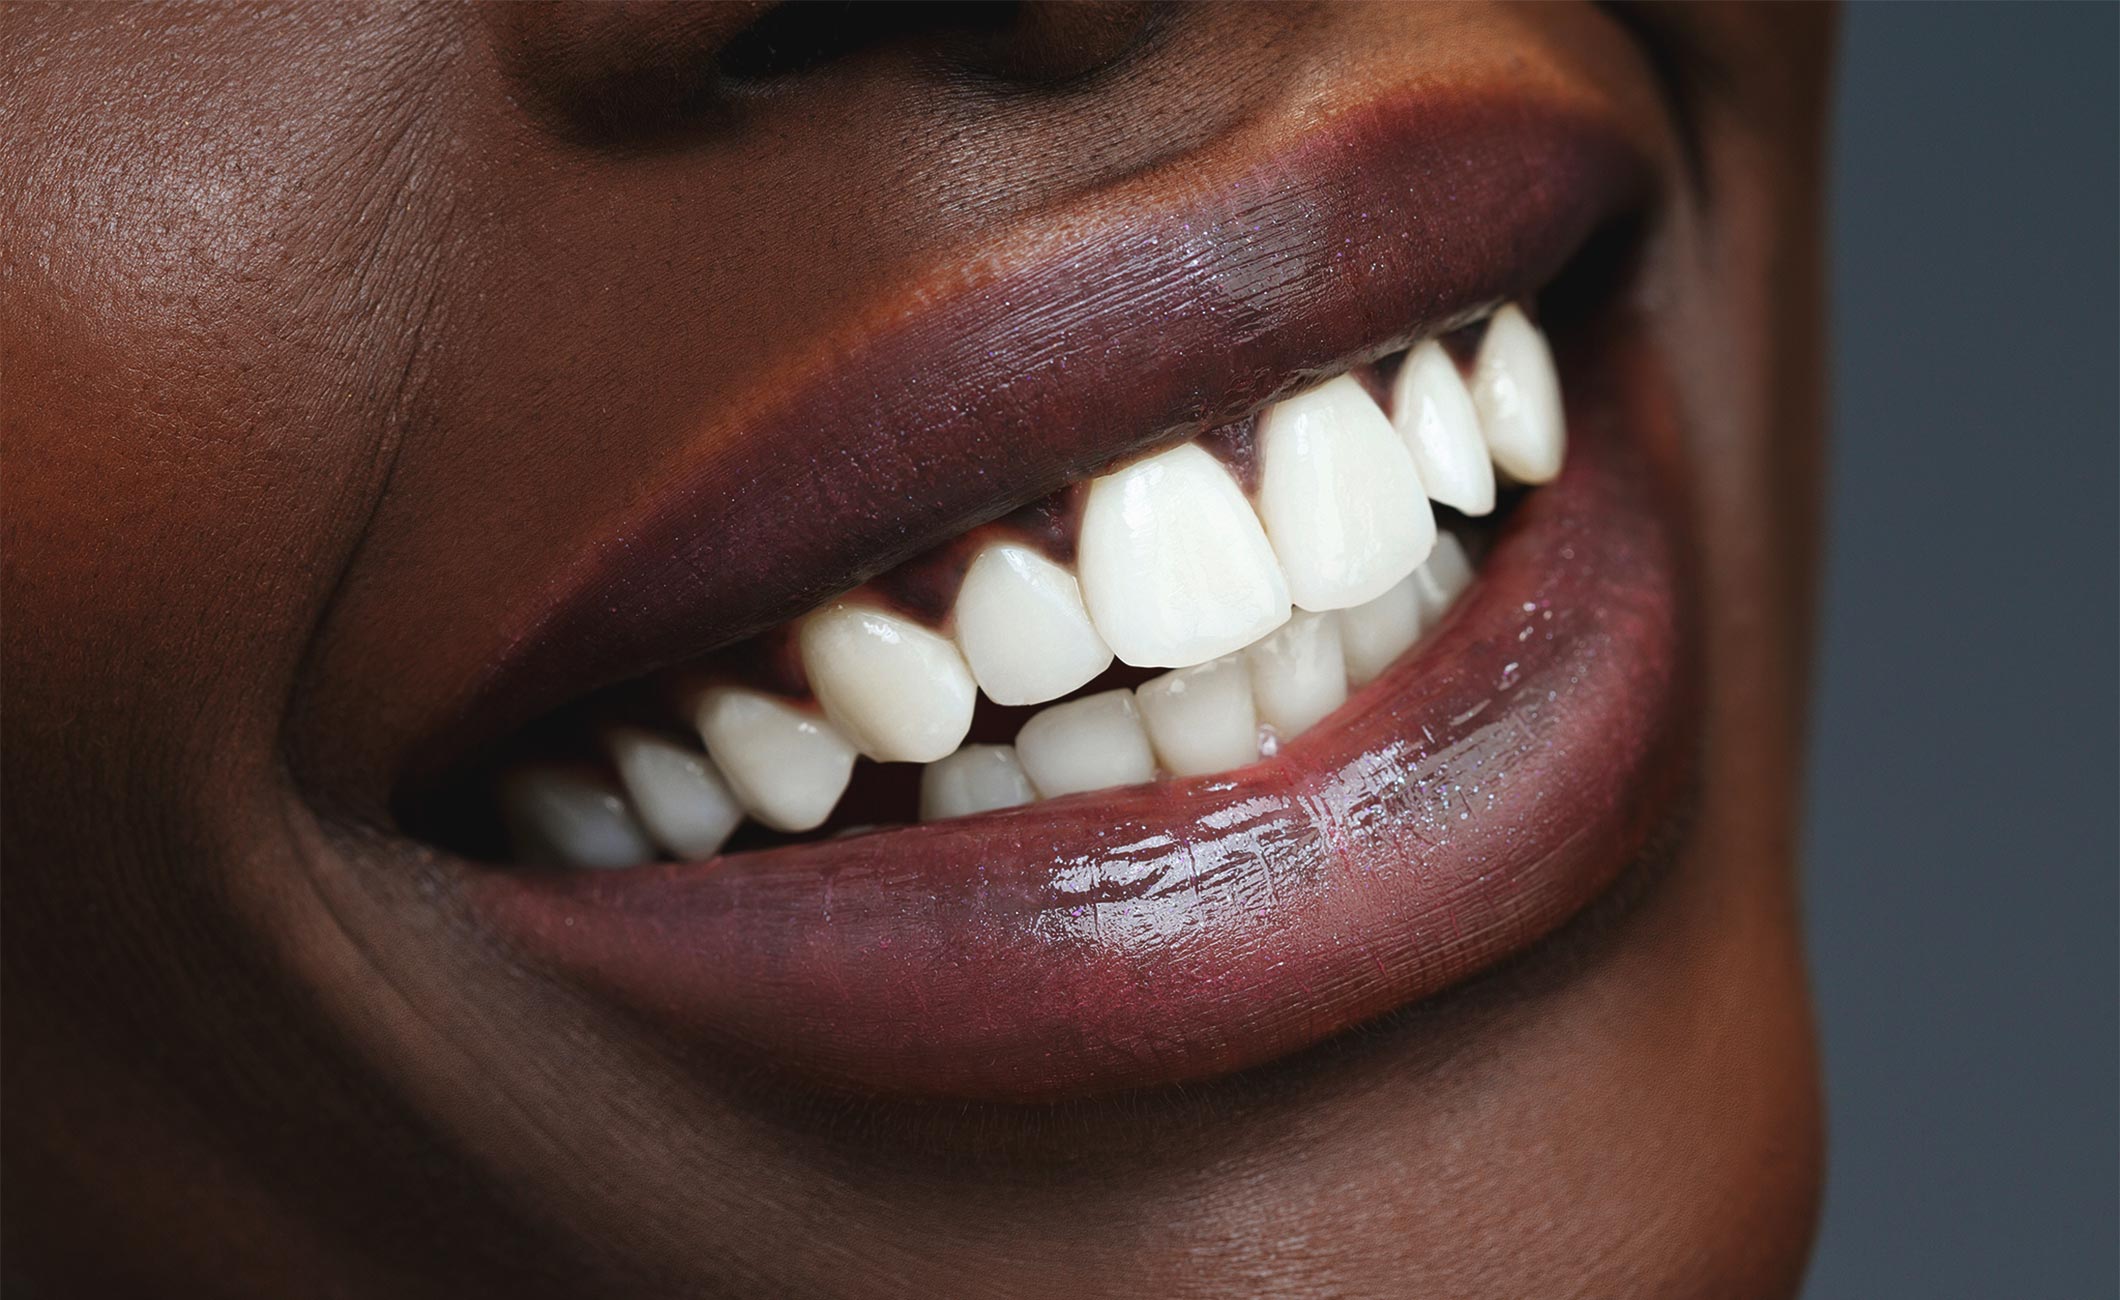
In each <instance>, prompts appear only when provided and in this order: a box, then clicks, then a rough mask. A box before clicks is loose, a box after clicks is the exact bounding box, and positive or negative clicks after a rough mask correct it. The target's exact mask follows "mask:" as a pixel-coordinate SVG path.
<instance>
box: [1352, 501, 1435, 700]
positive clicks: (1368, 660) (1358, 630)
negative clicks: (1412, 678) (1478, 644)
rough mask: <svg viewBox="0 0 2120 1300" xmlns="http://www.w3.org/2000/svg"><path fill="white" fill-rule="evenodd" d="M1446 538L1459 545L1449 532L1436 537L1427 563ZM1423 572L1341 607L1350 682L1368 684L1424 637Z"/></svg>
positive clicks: (1432, 558) (1431, 562) (1361, 684)
mask: <svg viewBox="0 0 2120 1300" xmlns="http://www.w3.org/2000/svg"><path fill="white" fill-rule="evenodd" d="M1446 539H1448V540H1449V544H1450V545H1453V546H1454V545H1456V541H1455V540H1454V539H1450V535H1449V534H1448V533H1445V534H1443V535H1442V536H1441V537H1438V538H1436V542H1435V550H1434V551H1433V552H1431V553H1430V554H1429V557H1428V564H1433V563H1435V557H1436V556H1437V555H1440V554H1442V551H1443V546H1444V544H1445V541H1446ZM1426 567H1427V565H1423V566H1422V568H1426ZM1420 575H1421V571H1420V569H1416V570H1414V571H1413V572H1412V573H1410V574H1408V575H1407V576H1406V577H1404V578H1402V579H1400V580H1399V583H1398V585H1396V586H1394V587H1393V588H1392V589H1391V590H1390V591H1387V592H1385V593H1384V594H1383V595H1381V596H1379V597H1377V598H1376V599H1375V600H1372V601H1370V602H1368V603H1367V604H1363V605H1356V606H1355V607H1354V608H1353V609H1343V610H1341V611H1340V650H1341V652H1342V654H1343V655H1344V656H1345V657H1346V660H1347V681H1348V684H1349V685H1351V686H1366V685H1368V684H1369V683H1370V682H1373V681H1375V680H1376V679H1377V678H1379V677H1381V676H1383V675H1384V670H1385V669H1386V668H1389V667H1390V666H1391V662H1392V661H1393V660H1394V659H1397V658H1398V657H1399V656H1400V655H1402V654H1405V653H1406V652H1407V651H1408V650H1410V649H1412V648H1413V643H1414V642H1416V641H1418V640H1420V639H1421V621H1422V620H1421V592H1420V583H1421V576H1420Z"/></svg>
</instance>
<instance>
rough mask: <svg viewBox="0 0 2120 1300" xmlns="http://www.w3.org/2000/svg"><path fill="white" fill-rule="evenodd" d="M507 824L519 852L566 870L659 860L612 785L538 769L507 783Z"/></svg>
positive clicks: (513, 775)
mask: <svg viewBox="0 0 2120 1300" xmlns="http://www.w3.org/2000/svg"><path fill="white" fill-rule="evenodd" d="M500 803H501V815H502V818H503V819H504V820H505V821H506V822H507V824H508V830H509V836H510V838H511V839H513V840H514V842H515V847H516V851H517V852H518V853H520V854H521V855H522V856H523V857H524V858H525V859H527V860H529V861H532V862H542V863H546V864H549V865H552V866H561V867H630V866H634V865H636V864H638V863H642V862H647V861H649V860H650V859H652V858H653V857H654V856H655V846H654V845H652V844H650V843H648V836H647V833H646V832H645V831H643V830H642V829H641V828H640V823H639V822H638V821H637V820H635V819H634V816H633V810H632V809H631V808H629V807H627V806H626V801H625V798H624V797H623V796H621V795H620V794H619V793H618V791H616V790H614V789H612V788H611V785H610V783H609V782H607V781H605V780H604V779H603V778H601V777H598V776H593V775H591V774H590V773H588V772H583V771H577V770H575V769H573V768H569V767H560V766H557V765H549V764H536V765H533V766H527V767H520V768H517V769H515V770H514V771H512V772H510V773H508V774H507V775H506V776H504V777H502V778H501V784H500Z"/></svg>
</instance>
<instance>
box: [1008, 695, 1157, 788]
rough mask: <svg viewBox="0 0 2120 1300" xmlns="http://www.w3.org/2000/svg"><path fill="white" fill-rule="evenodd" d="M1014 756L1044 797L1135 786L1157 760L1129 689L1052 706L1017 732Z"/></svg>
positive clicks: (1150, 775)
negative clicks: (1149, 745)
mask: <svg viewBox="0 0 2120 1300" xmlns="http://www.w3.org/2000/svg"><path fill="white" fill-rule="evenodd" d="M1016 757H1017V758H1018V759H1020V760H1021V761H1022V763H1023V770H1024V772H1025V773H1026V774H1028V775H1029V776H1030V779H1031V784H1032V785H1033V786H1035V787H1036V788H1037V790H1038V793H1039V794H1040V795H1041V796H1043V797H1044V798H1047V799H1054V798H1058V797H1059V796H1061V795H1063V794H1076V793H1078V792H1080V791H1083V790H1103V789H1106V788H1107V787H1110V786H1115V785H1137V784H1139V783H1140V782H1143V781H1148V780H1152V779H1153V778H1154V777H1155V775H1156V758H1155V755H1154V754H1153V753H1151V752H1150V750H1149V747H1148V733H1147V732H1146V731H1144V730H1142V727H1141V711H1140V710H1139V709H1138V708H1136V707H1135V706H1134V693H1133V692H1132V691H1125V690H1119V691H1105V692H1102V693H1101V694H1097V695H1090V696H1085V697H1083V698H1082V699H1079V700H1069V701H1068V702H1067V703H1065V704H1055V705H1053V706H1052V707H1051V708H1049V709H1045V710H1043V711H1041V712H1039V713H1037V714H1035V715H1034V716H1033V717H1032V718H1031V720H1030V721H1029V722H1026V723H1024V724H1023V730H1021V731H1019V732H1017V733H1016Z"/></svg>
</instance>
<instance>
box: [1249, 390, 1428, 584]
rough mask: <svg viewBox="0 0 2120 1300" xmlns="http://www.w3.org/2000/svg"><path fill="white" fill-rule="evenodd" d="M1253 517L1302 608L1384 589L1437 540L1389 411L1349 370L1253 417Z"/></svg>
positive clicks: (1409, 569) (1417, 477)
mask: <svg viewBox="0 0 2120 1300" xmlns="http://www.w3.org/2000/svg"><path fill="white" fill-rule="evenodd" d="M1258 436H1259V518H1260V519H1261V520H1263V521H1264V522H1265V525H1266V535H1267V537H1268V538H1270V539H1271V540H1272V542H1273V552H1274V554H1275V555H1276V556H1277V557H1279V559H1280V561H1281V567H1282V569H1283V570H1285V571H1286V572H1287V574H1288V592H1289V596H1290V598H1291V599H1292V600H1294V602H1295V603H1296V605H1297V606H1298V607H1299V608H1302V609H1309V610H1323V609H1344V608H1346V607H1347V606H1349V605H1359V604H1361V603H1362V602H1363V601H1365V600H1372V599H1374V598H1376V597H1377V596H1380V595H1382V594H1383V593H1384V592H1385V590H1386V589H1388V588H1389V587H1390V586H1391V584H1392V583H1394V582H1397V581H1398V580H1399V579H1401V578H1403V577H1405V576H1406V575H1407V574H1409V573H1411V572H1413V569H1414V566H1415V565H1417V564H1419V563H1420V562H1421V560H1422V559H1423V558H1424V557H1425V556H1426V555H1427V554H1428V548H1429V547H1430V546H1433V545H1434V544H1435V515H1434V512H1432V511H1431V510H1430V509H1429V508H1428V496H1427V494H1426V493H1425V492H1423V491H1422V490H1421V478H1420V475H1419V474H1418V473H1417V472H1416V471H1415V470H1414V467H1413V458H1412V457H1411V456H1409V455H1407V453H1406V445H1405V443H1404V442H1403V441H1401V440H1400V438H1399V435H1398V434H1397V433H1396V432H1395V431H1393V429H1392V427H1391V421H1390V420H1388V419H1386V418H1385V417H1384V412H1383V411H1382V410H1381V409H1379V408H1378V406H1377V404H1376V403H1375V402H1374V401H1372V400H1370V396H1369V394H1368V393H1367V392H1366V391H1364V390H1363V388H1362V385H1361V384H1360V383H1359V382H1357V381H1356V380H1355V379H1354V377H1353V376H1351V375H1342V376H1340V377H1339V378H1338V379H1335V380H1332V381H1331V382H1330V383H1326V384H1321V385H1319V386H1318V387H1316V388H1313V389H1311V390H1310V391H1309V392H1307V393H1301V394H1298V395H1297V396H1295V397H1291V398H1289V399H1287V400H1286V401H1282V402H1276V403H1274V405H1272V406H1271V407H1269V408H1267V410H1266V413H1265V414H1263V415H1261V416H1260V417H1259V426H1258Z"/></svg>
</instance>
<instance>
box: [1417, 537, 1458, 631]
mask: <svg viewBox="0 0 2120 1300" xmlns="http://www.w3.org/2000/svg"><path fill="white" fill-rule="evenodd" d="M1413 583H1414V589H1415V590H1416V591H1418V592H1419V593H1420V597H1421V621H1422V622H1424V623H1427V624H1430V625H1433V624H1434V622H1435V621H1436V620H1437V619H1439V618H1441V617H1442V616H1443V611H1445V610H1447V609H1449V608H1450V606H1451V605H1452V604H1453V603H1454V602H1455V601H1456V600H1457V598H1458V594H1459V593H1460V592H1462V591H1464V590H1465V588H1467V587H1469V586H1471V585H1472V561H1471V559H1470V558H1468V557H1467V556H1466V554H1465V548H1464V546H1463V545H1462V544H1460V543H1459V542H1458V539H1457V538H1455V537H1453V536H1451V535H1450V534H1449V533H1444V534H1443V535H1442V536H1441V537H1439V538H1437V539H1436V543H1435V553H1434V554H1433V555H1430V556H1429V557H1428V563H1426V564H1424V565H1422V566H1421V567H1420V568H1418V569H1416V570H1414V574H1413Z"/></svg>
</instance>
